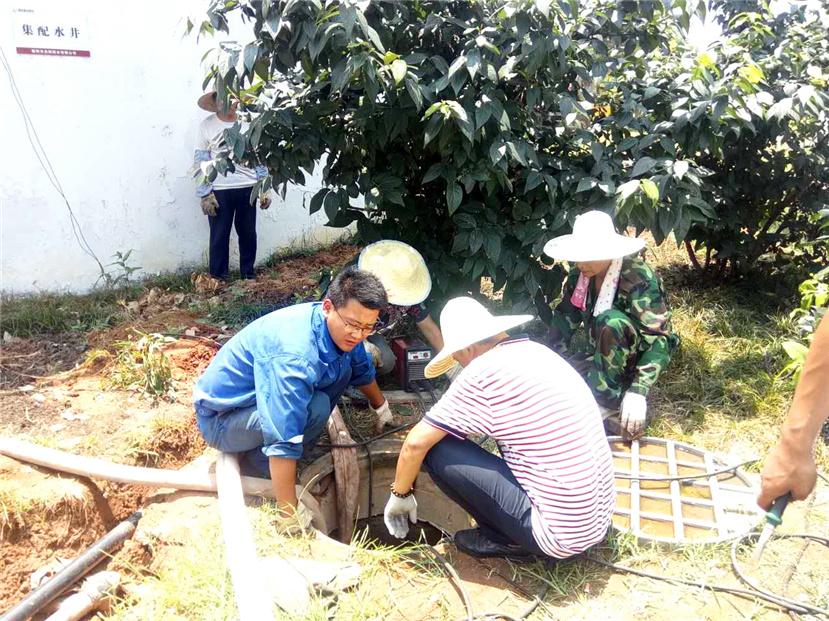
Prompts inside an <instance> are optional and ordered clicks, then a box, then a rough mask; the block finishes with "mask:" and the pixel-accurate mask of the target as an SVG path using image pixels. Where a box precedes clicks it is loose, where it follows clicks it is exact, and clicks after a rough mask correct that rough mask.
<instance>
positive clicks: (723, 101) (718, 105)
mask: <svg viewBox="0 0 829 621" xmlns="http://www.w3.org/2000/svg"><path fill="white" fill-rule="evenodd" d="M726 107H728V97H718V98H717V99H715V100H714V110H713V112H711V120H713V121H719V120H720V117H721V116H722V115H723V112H725V109H726Z"/></svg>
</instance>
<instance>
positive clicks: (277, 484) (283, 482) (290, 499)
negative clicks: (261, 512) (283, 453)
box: [268, 457, 297, 510]
mask: <svg viewBox="0 0 829 621" xmlns="http://www.w3.org/2000/svg"><path fill="white" fill-rule="evenodd" d="M268 465H269V466H270V471H271V482H272V483H273V491H274V494H275V495H276V506H277V508H279V509H287V508H290V509H292V510H293V509H296V508H297V498H296V487H295V485H296V461H295V460H293V459H288V458H286V457H270V458H269V459H268Z"/></svg>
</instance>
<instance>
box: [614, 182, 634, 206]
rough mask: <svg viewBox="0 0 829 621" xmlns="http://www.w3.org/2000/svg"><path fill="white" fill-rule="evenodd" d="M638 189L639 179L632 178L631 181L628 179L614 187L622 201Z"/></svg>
mask: <svg viewBox="0 0 829 621" xmlns="http://www.w3.org/2000/svg"><path fill="white" fill-rule="evenodd" d="M638 189H639V180H638V179H634V180H633V181H628V182H627V183H623V184H622V185H620V186H619V187H618V188H617V189H616V194H618V195H619V200H620V201H622V202H624V201H626V200H627V199H629V198H630V197H631V196H632V195H633V193H634V192H636V190H638Z"/></svg>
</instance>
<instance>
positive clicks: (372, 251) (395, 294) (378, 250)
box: [357, 239, 432, 306]
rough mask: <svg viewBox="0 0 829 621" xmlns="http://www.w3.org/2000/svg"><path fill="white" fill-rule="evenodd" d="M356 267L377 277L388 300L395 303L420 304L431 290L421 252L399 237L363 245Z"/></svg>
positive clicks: (400, 304) (402, 304) (401, 304)
mask: <svg viewBox="0 0 829 621" xmlns="http://www.w3.org/2000/svg"><path fill="white" fill-rule="evenodd" d="M357 267H358V268H359V269H361V270H366V271H367V272H371V273H372V274H374V275H375V276H377V278H379V279H380V282H381V283H383V287H385V289H386V295H387V296H388V298H389V303H390V304H394V305H395V306H413V305H415V304H420V303H421V302H422V301H423V300H425V299H426V298H427V297H429V293H430V292H431V291H432V277H431V276H430V275H429V268H427V267H426V261H424V260H423V256H422V255H421V254H420V253H419V252H418V251H417V250H415V249H414V248H412V247H411V246H410V245H409V244H404V243H403V242H401V241H395V240H390V239H388V240H383V241H379V242H375V243H373V244H370V245H368V246H366V247H365V248H363V251H362V252H361V253H360V259H359V261H358V262H357Z"/></svg>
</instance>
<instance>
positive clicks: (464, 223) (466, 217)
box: [452, 213, 477, 229]
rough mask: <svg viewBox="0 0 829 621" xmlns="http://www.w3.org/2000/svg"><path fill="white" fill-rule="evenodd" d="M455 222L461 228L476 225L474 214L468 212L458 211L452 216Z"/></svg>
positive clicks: (470, 227)
mask: <svg viewBox="0 0 829 621" xmlns="http://www.w3.org/2000/svg"><path fill="white" fill-rule="evenodd" d="M452 220H454V222H455V224H456V225H458V227H460V228H462V229H474V228H475V227H476V226H477V222H476V220H475V216H473V215H471V214H468V213H459V214H456V215H455V216H453V218H452Z"/></svg>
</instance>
